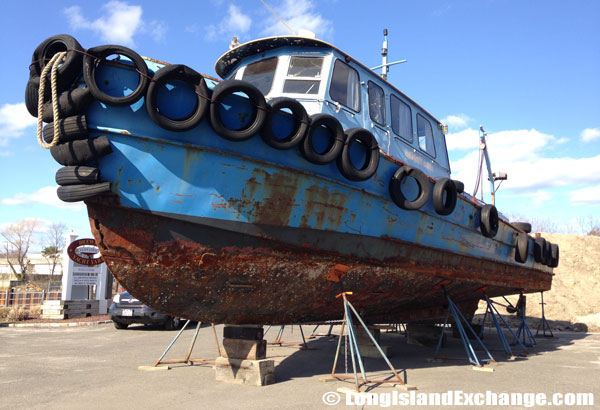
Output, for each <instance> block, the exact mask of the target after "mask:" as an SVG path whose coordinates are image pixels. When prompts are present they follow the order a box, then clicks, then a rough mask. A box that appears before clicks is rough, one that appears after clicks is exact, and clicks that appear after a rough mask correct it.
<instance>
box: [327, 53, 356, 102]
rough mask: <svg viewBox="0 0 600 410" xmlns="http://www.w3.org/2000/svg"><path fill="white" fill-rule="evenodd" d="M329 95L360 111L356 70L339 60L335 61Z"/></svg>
mask: <svg viewBox="0 0 600 410" xmlns="http://www.w3.org/2000/svg"><path fill="white" fill-rule="evenodd" d="M329 95H330V96H331V98H332V99H333V100H334V101H337V102H339V103H340V104H342V105H344V106H346V107H348V108H350V109H352V110H354V111H357V112H358V111H360V84H359V79H358V72H357V71H356V70H355V69H353V68H352V67H350V66H349V65H348V64H345V63H343V62H342V61H340V60H336V61H335V65H334V66H333V75H332V76H331V85H330V86H329Z"/></svg>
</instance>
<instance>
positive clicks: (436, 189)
mask: <svg viewBox="0 0 600 410" xmlns="http://www.w3.org/2000/svg"><path fill="white" fill-rule="evenodd" d="M444 194H446V195H445V198H444ZM456 199H457V190H456V185H455V184H454V181H452V180H451V179H448V178H440V179H438V180H437V181H436V183H435V185H434V186H433V208H434V209H435V212H437V213H438V214H440V215H450V214H451V213H452V212H453V211H454V208H456Z"/></svg>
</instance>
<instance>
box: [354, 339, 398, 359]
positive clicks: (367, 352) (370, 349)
mask: <svg viewBox="0 0 600 410" xmlns="http://www.w3.org/2000/svg"><path fill="white" fill-rule="evenodd" d="M379 347H381V350H383V353H385V355H386V356H387V357H391V356H392V348H391V347H390V346H385V345H384V346H379ZM358 349H359V350H360V355H361V356H362V357H370V358H373V359H381V358H382V356H381V353H379V350H377V346H375V345H361V344H360V343H359V345H358Z"/></svg>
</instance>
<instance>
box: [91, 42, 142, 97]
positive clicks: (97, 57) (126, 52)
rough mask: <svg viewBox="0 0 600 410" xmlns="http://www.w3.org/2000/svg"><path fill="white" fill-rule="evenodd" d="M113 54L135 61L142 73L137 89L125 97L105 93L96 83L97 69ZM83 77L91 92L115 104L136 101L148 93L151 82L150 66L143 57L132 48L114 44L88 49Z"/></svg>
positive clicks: (136, 66)
mask: <svg viewBox="0 0 600 410" xmlns="http://www.w3.org/2000/svg"><path fill="white" fill-rule="evenodd" d="M113 54H116V55H122V56H125V57H127V58H129V59H130V60H131V61H132V62H133V64H134V66H135V69H136V70H137V71H138V72H139V73H140V74H139V77H140V80H139V81H138V84H137V87H136V88H135V90H133V92H132V93H131V94H129V95H126V96H123V97H113V96H112V95H108V94H106V93H104V92H103V91H102V90H100V88H99V87H98V84H97V83H96V69H97V68H98V66H99V65H100V64H101V62H102V61H104V59H105V58H106V57H108V56H110V55H113ZM83 77H84V78H85V82H86V83H87V86H88V88H89V89H90V92H91V93H92V95H93V96H94V97H95V98H97V99H98V100H100V101H102V102H103V103H105V104H106V105H113V106H126V105H131V104H133V103H135V102H136V101H137V100H139V99H140V98H142V97H143V96H144V95H145V94H146V90H147V89H148V84H149V83H150V78H149V71H148V66H147V65H146V63H145V62H144V60H143V59H142V57H140V55H139V54H138V53H136V52H135V51H133V50H132V49H130V48H127V47H123V46H114V45H108V46H98V47H94V48H90V49H89V50H88V51H87V54H86V55H85V58H84V59H83Z"/></svg>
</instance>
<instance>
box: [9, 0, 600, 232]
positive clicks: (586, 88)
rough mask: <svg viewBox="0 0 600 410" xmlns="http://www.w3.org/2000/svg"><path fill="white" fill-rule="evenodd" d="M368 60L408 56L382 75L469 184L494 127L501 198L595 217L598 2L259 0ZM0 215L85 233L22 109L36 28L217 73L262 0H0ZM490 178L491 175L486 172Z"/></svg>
mask: <svg viewBox="0 0 600 410" xmlns="http://www.w3.org/2000/svg"><path fill="white" fill-rule="evenodd" d="M267 3H268V4H269V5H270V6H271V7H273V9H275V10H276V11H277V13H279V14H280V15H281V17H282V18H283V19H284V20H285V21H286V22H287V23H288V24H289V25H290V26H292V28H294V29H295V30H298V29H308V30H311V31H313V32H315V33H316V34H317V37H318V38H321V39H324V40H326V41H329V42H331V43H333V44H335V45H336V46H337V47H339V48H341V49H342V50H345V51H346V52H348V53H349V54H351V55H353V56H354V57H355V58H356V59H358V60H360V61H362V62H363V63H365V64H366V65H369V66H375V65H378V64H380V60H381V56H380V50H381V42H382V30H383V29H384V28H387V29H388V30H389V42H390V47H389V48H390V56H389V57H390V60H391V61H394V60H399V59H403V58H406V59H408V62H407V63H405V64H402V65H399V66H396V67H393V68H392V69H391V72H390V75H389V79H390V81H391V82H392V83H393V84H395V85H396V86H397V87H398V88H400V89H401V90H403V91H404V92H405V93H406V94H408V95H409V96H410V97H412V98H413V99H415V100H416V101H417V102H419V103H420V104H421V105H422V106H424V107H425V108H426V109H427V110H428V111H429V112H431V113H432V114H433V115H435V116H436V117H437V118H439V119H441V120H442V121H445V122H446V123H448V124H449V126H450V134H449V135H448V138H447V140H448V146H449V149H450V158H451V162H452V170H453V176H454V177H455V178H456V179H459V180H462V181H464V182H465V184H466V186H467V190H470V189H472V187H473V183H474V180H475V171H476V167H477V143H478V137H477V130H478V128H479V125H480V124H483V125H484V127H485V128H486V130H487V131H488V132H489V139H488V142H489V144H488V146H489V150H490V155H491V157H492V165H493V170H494V171H502V172H507V173H508V176H509V179H508V181H505V182H504V183H503V185H502V188H501V189H500V191H499V193H498V199H497V206H498V208H499V209H500V211H502V212H504V213H507V214H510V215H520V216H523V217H524V218H526V219H527V218H529V219H544V220H547V221H550V222H552V223H554V224H555V225H557V226H558V227H559V228H560V229H562V230H569V231H574V230H576V229H577V228H578V225H579V224H578V221H577V220H578V218H589V217H592V218H596V219H597V220H600V75H599V73H600V24H599V23H598V22H599V21H600V2H597V1H574V2H565V1H528V2H522V1H492V0H478V1H441V0H440V1H411V2H408V1H369V2H359V1H342V0H338V1H332V0H320V1H318V2H317V1H310V0H283V1H282V0H267ZM0 27H1V29H0V30H2V36H0V48H1V50H2V54H3V56H4V58H3V63H2V64H0V74H1V76H0V78H2V79H3V81H2V91H1V93H0V178H1V179H0V180H1V185H0V187H1V190H0V227H3V226H5V224H8V223H12V222H15V221H17V220H19V219H23V218H39V219H40V220H41V226H42V228H43V226H44V225H45V224H48V223H51V222H65V223H66V224H67V225H68V226H69V227H71V228H72V229H74V230H75V231H77V232H78V233H80V234H82V235H84V236H88V235H89V226H88V221H87V215H86V212H85V208H84V206H83V205H81V204H65V203H62V202H60V201H59V200H58V199H57V198H56V195H55V193H54V192H55V189H56V185H55V182H54V174H55V172H56V170H57V169H58V168H59V165H58V164H57V163H55V162H54V161H53V160H52V158H51V156H50V155H49V153H48V152H45V150H43V149H42V148H40V147H39V146H38V145H37V142H36V139H35V119H34V118H32V117H30V116H29V114H27V112H26V111H25V108H24V103H23V100H24V88H25V84H26V82H27V78H28V69H27V67H28V65H29V62H30V60H31V53H32V52H33V50H34V49H35V47H36V46H37V45H38V44H39V43H40V42H41V41H42V40H44V39H45V38H47V37H49V36H51V35H54V34H61V33H68V34H71V35H73V36H75V37H76V38H77V39H78V40H79V41H80V43H81V44H82V45H83V46H84V47H85V48H90V47H93V46H97V45H101V44H109V43H112V44H122V45H126V46H129V47H132V48H134V49H135V50H136V51H138V53H140V54H141V55H144V56H148V57H153V58H156V59H159V60H163V61H168V62H171V63H183V64H186V65H189V66H191V67H193V68H195V69H196V70H197V71H200V72H202V73H206V74H209V75H213V76H214V75H215V74H214V70H213V67H214V62H215V61H216V59H217V58H218V57H219V56H220V55H221V54H222V53H223V52H225V51H226V50H227V48H228V45H229V42H230V40H231V37H232V36H234V35H236V36H238V37H239V38H240V40H241V41H248V40H251V39H255V38H259V37H264V36H269V35H283V34H287V31H286V29H285V27H284V26H283V25H281V24H280V23H278V22H277V20H275V18H274V17H273V16H272V15H271V14H270V13H269V12H268V11H267V10H266V9H265V7H263V6H262V4H261V3H260V1H259V0H245V1H241V0H238V1H227V2H225V1H217V0H212V1H211V0H207V1H175V2H165V1H152V0H149V1H143V2H141V1H134V0H123V1H109V2H97V1H85V2H84V1H59V0H53V1H49V2H34V3H27V2H23V1H13V0H5V1H3V2H2V13H1V14H0ZM486 188H487V185H486Z"/></svg>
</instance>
